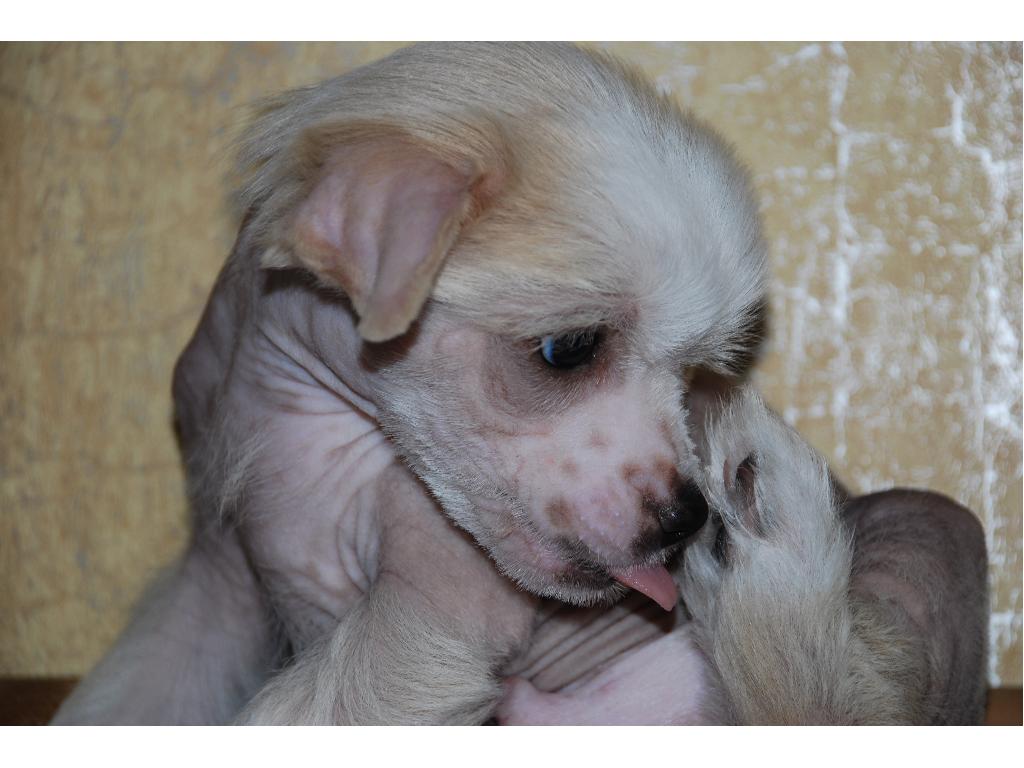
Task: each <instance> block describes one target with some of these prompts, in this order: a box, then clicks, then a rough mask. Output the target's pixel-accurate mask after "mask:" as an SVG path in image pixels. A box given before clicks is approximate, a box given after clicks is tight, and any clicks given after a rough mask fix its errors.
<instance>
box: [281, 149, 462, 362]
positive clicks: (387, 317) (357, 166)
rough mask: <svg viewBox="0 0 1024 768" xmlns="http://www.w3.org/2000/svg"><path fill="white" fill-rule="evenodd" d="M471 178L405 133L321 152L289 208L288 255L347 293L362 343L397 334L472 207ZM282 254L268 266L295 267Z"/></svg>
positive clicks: (431, 281) (426, 291)
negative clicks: (316, 170)
mask: <svg viewBox="0 0 1024 768" xmlns="http://www.w3.org/2000/svg"><path fill="white" fill-rule="evenodd" d="M475 181H476V179H475V175H474V174H473V173H472V172H470V171H468V170H466V169H458V168H455V167H453V166H452V165H450V164H448V163H446V162H444V161H443V160H441V159H440V158H439V157H437V156H435V155H433V154H432V153H431V152H430V151H429V150H428V149H427V148H426V147H424V146H422V145H421V144H419V143H417V142H416V141H415V140H413V139H411V138H409V137H405V136H402V135H397V136H383V137H381V136H369V137H367V136H363V137H359V138H356V139H354V140H350V141H348V142H345V143H343V144H342V145H341V146H337V147H335V148H333V149H332V150H330V152H329V153H328V154H327V155H326V157H325V159H324V161H323V163H322V164H320V166H319V173H318V175H317V176H315V177H314V180H313V183H312V185H311V188H310V191H309V192H308V194H307V195H306V196H305V197H304V199H302V202H301V203H299V205H298V207H297V209H296V211H295V214H294V218H293V219H292V221H291V223H290V227H289V229H290V232H289V236H288V240H289V241H290V245H291V249H292V252H293V255H294V258H296V259H297V260H298V262H299V265H300V266H303V267H305V268H307V269H309V270H311V271H312V272H314V273H315V274H316V275H317V276H318V277H319V278H320V279H322V280H324V281H325V282H327V283H329V284H332V285H335V286H337V287H340V288H341V289H342V290H344V291H345V293H346V294H347V295H348V297H349V299H350V300H351V302H352V305H353V307H354V308H355V310H356V312H357V313H358V314H359V325H358V331H359V334H360V335H361V336H362V337H363V338H364V339H365V340H367V341H373V342H377V341H386V340H388V339H391V338H394V337H396V336H399V335H401V334H403V333H405V331H406V330H408V328H409V326H410V325H411V324H412V322H413V320H415V319H416V317H417V315H419V313H420V310H421V309H422V307H423V303H424V302H425V301H426V299H427V296H428V295H429V294H430V291H431V289H432V288H433V285H434V281H435V279H436V277H437V274H438V271H439V270H440V268H441V265H442V264H443V262H444V259H445V256H446V255H447V253H448V251H449V249H450V248H451V247H452V245H453V244H454V242H455V239H456V238H457V237H458V234H459V230H460V228H461V226H462V224H463V223H464V221H465V220H466V218H467V217H468V216H469V215H470V213H471V211H472V209H473V206H474V200H473V190H474V186H475ZM281 256H282V254H281V253H280V252H277V253H275V252H273V251H272V252H270V253H268V256H267V258H265V263H264V266H267V267H280V266H292V265H291V264H287V263H282V260H281ZM289 260H290V259H289Z"/></svg>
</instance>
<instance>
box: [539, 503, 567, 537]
mask: <svg viewBox="0 0 1024 768" xmlns="http://www.w3.org/2000/svg"><path fill="white" fill-rule="evenodd" d="M544 512H545V513H546V514H547V516H548V519H549V520H550V521H551V524H552V525H553V526H554V527H555V528H558V529H561V530H566V529H569V528H570V527H571V526H570V522H571V513H570V509H569V504H568V502H566V500H565V499H563V498H562V497H558V498H557V499H554V500H553V501H549V502H548V503H547V505H546V506H545V507H544Z"/></svg>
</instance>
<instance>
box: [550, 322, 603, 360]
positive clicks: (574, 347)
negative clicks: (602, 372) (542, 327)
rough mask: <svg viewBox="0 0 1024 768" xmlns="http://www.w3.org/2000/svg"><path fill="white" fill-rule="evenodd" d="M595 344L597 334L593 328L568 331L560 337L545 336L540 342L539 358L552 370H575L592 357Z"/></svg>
mask: <svg viewBox="0 0 1024 768" xmlns="http://www.w3.org/2000/svg"><path fill="white" fill-rule="evenodd" d="M597 342H598V333H597V329H595V328H587V329H583V330H578V331H570V332H569V333H563V334H562V335H560V336H545V337H543V338H542V339H541V340H540V356H541V357H542V358H543V359H544V362H545V363H547V364H548V365H550V366H551V367H552V368H575V367H576V366H578V365H583V364H584V363H586V362H589V361H590V360H591V359H592V358H593V357H594V351H595V350H596V349H597Z"/></svg>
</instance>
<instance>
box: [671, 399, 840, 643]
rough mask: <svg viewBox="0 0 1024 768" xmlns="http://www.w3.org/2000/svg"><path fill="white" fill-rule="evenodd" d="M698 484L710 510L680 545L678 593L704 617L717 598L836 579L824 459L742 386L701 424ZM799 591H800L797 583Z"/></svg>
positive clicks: (834, 527) (708, 618)
mask: <svg viewBox="0 0 1024 768" xmlns="http://www.w3.org/2000/svg"><path fill="white" fill-rule="evenodd" d="M702 454H703V456H704V458H705V463H704V466H703V473H702V478H701V485H702V488H701V490H702V491H703V492H704V494H705V496H706V497H707V499H708V501H709V505H710V507H711V509H712V514H711V517H710V520H709V523H708V525H706V526H705V529H704V530H703V531H702V532H701V534H700V535H699V536H698V537H697V539H696V540H695V541H694V542H693V543H692V544H691V546H690V547H688V548H687V551H686V553H685V555H684V564H683V570H682V576H681V584H680V587H681V592H682V595H683V599H684V601H685V602H686V605H687V607H688V609H689V610H690V613H691V614H692V615H693V617H694V618H695V619H697V620H700V621H704V622H706V623H708V624H709V625H710V623H711V622H712V620H713V617H714V615H715V614H716V613H717V612H718V611H719V610H720V608H721V606H720V605H719V602H720V601H721V600H722V599H726V600H729V601H731V602H742V601H752V600H753V594H752V593H754V592H756V593H758V594H768V593H774V599H778V597H779V595H778V593H779V592H783V593H788V592H789V591H791V590H792V588H793V586H794V584H795V583H806V582H808V581H813V580H815V577H814V574H819V576H823V575H825V574H827V576H828V578H830V579H831V578H834V577H835V573H836V572H837V569H840V570H841V568H842V566H843V564H844V563H845V560H846V549H847V542H846V536H845V533H844V531H843V529H842V526H841V524H840V521H839V516H838V513H837V509H836V505H835V502H834V499H833V498H832V485H831V480H830V476H829V473H828V468H827V466H826V465H825V462H824V460H823V459H822V458H821V457H820V456H819V455H818V454H817V453H815V451H814V450H813V449H811V448H810V446H808V445H807V444H806V443H805V442H804V441H803V439H802V438H801V437H800V436H799V435H798V434H797V433H796V432H795V431H793V430H792V429H790V428H789V427H788V426H786V425H785V424H784V423H783V422H782V420H781V419H779V418H778V417H777V416H776V415H774V414H773V413H771V412H770V411H769V410H768V408H767V407H766V406H765V405H764V403H763V402H762V401H761V399H760V398H759V397H758V396H757V395H756V394H755V393H754V392H752V391H750V390H741V391H739V392H738V393H737V394H736V396H735V397H733V399H732V400H731V401H730V402H729V403H728V404H727V405H726V406H725V407H723V408H722V410H721V411H720V412H719V413H718V414H717V415H716V417H715V418H714V419H713V420H712V422H711V423H710V424H709V425H708V428H707V431H706V436H705V444H704V446H703V451H702ZM797 591H799V590H797Z"/></svg>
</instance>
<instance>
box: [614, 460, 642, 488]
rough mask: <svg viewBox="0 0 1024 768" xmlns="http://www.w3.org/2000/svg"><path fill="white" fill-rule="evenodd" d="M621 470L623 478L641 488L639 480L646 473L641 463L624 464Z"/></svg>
mask: <svg viewBox="0 0 1024 768" xmlns="http://www.w3.org/2000/svg"><path fill="white" fill-rule="evenodd" d="M620 471H621V473H622V479H623V480H625V481H626V482H627V483H629V484H630V485H631V486H633V487H634V488H637V489H638V490H639V482H640V480H641V479H642V478H643V474H644V470H643V467H641V466H640V465H639V464H623V465H622V469H621V470H620Z"/></svg>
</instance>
